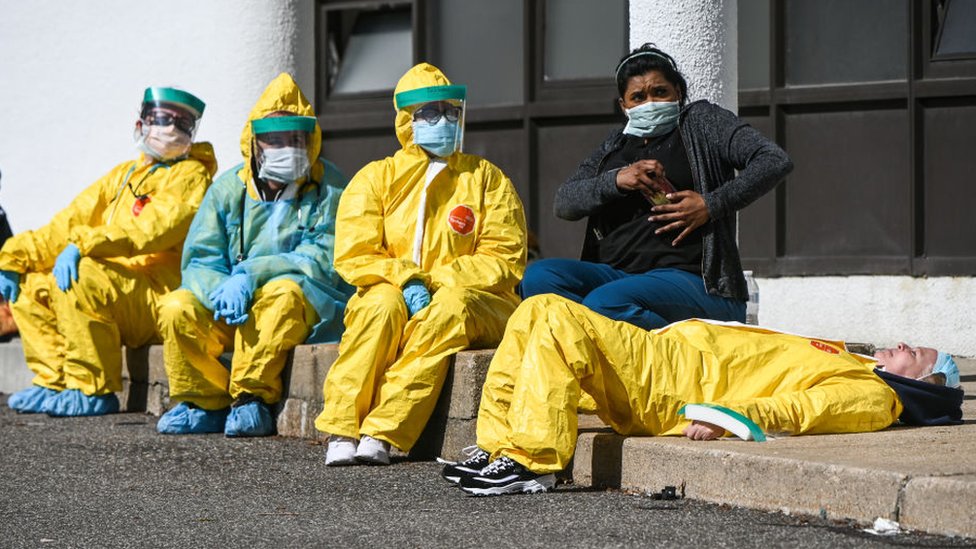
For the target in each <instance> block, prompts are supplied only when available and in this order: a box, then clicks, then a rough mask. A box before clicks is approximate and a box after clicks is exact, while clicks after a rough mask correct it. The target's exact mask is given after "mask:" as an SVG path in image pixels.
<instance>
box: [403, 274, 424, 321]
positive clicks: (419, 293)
mask: <svg viewBox="0 0 976 549" xmlns="http://www.w3.org/2000/svg"><path fill="white" fill-rule="evenodd" d="M403 301H404V302H406V304H407V311H408V312H409V313H410V316H413V315H415V314H417V313H419V312H420V311H421V310H423V308H424V307H426V306H428V305H430V292H428V291H427V287H426V286H424V283H423V282H422V281H420V280H417V279H414V280H410V281H408V282H407V283H406V284H404V285H403Z"/></svg>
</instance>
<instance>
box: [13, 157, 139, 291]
mask: <svg viewBox="0 0 976 549" xmlns="http://www.w3.org/2000/svg"><path fill="white" fill-rule="evenodd" d="M131 166H132V162H125V163H123V164H120V165H118V166H116V167H115V168H113V169H112V170H111V171H109V172H108V173H107V174H105V175H104V176H102V177H101V178H100V179H98V180H97V181H95V182H94V183H92V184H91V185H89V186H88V188H86V189H85V190H84V191H82V192H81V194H79V195H78V196H76V197H75V199H74V200H72V201H71V204H69V205H68V206H67V207H66V208H64V209H63V210H61V211H60V212H58V213H57V215H55V216H54V218H53V219H51V221H50V222H49V223H48V224H47V225H45V226H43V227H41V228H39V229H37V230H34V231H24V232H22V233H19V234H16V235H14V236H13V237H11V238H9V239H8V240H7V242H5V243H4V245H3V249H2V250H0V269H3V270H7V271H15V272H18V273H26V272H43V271H48V270H50V269H52V268H53V267H54V261H55V260H56V259H57V257H58V254H60V253H61V251H62V250H64V247H65V246H67V245H68V242H69V240H68V235H69V233H70V231H71V229H72V228H73V227H79V226H88V225H91V224H93V223H96V220H97V219H100V218H101V216H102V213H103V212H104V210H105V208H106V207H107V206H108V204H109V203H110V202H111V201H112V199H113V198H114V196H115V190H116V189H118V187H119V186H120V185H121V183H122V179H123V178H124V177H125V174H126V173H127V172H128V170H129V168H130V167H131Z"/></svg>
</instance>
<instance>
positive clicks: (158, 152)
mask: <svg viewBox="0 0 976 549" xmlns="http://www.w3.org/2000/svg"><path fill="white" fill-rule="evenodd" d="M136 147H138V148H139V150H141V151H142V152H144V153H146V154H147V155H149V156H151V157H153V158H155V159H156V160H174V159H176V158H179V157H181V156H184V155H186V153H187V152H188V151H189V150H190V136H189V135H187V134H185V133H183V132H181V131H180V130H178V129H176V126H150V125H147V124H143V125H142V132H141V133H140V135H139V136H138V137H137V138H136Z"/></svg>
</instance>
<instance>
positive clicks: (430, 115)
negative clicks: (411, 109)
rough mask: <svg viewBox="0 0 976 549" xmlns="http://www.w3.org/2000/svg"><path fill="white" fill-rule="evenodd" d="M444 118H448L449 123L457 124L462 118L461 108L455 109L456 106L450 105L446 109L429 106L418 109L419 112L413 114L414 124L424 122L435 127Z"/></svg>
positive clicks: (438, 106)
mask: <svg viewBox="0 0 976 549" xmlns="http://www.w3.org/2000/svg"><path fill="white" fill-rule="evenodd" d="M442 116H443V117H445V118H447V121H448V122H457V121H458V119H459V118H461V107H455V106H454V105H448V106H446V107H442V106H440V105H428V106H425V107H421V108H420V109H417V112H415V113H413V120H414V122H420V121H421V120H423V121H424V122H426V123H427V124H429V125H431V126H433V125H434V124H437V123H438V122H440V121H441V117H442Z"/></svg>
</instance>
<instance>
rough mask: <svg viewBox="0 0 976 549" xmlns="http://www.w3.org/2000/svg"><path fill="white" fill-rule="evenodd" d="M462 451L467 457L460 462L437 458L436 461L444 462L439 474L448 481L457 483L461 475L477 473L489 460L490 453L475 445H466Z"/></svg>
mask: <svg viewBox="0 0 976 549" xmlns="http://www.w3.org/2000/svg"><path fill="white" fill-rule="evenodd" d="M462 452H464V455H466V456H468V459H466V460H464V461H461V462H457V461H445V460H443V459H438V461H440V462H441V463H444V470H442V471H441V476H442V477H444V478H445V479H446V480H447V481H448V482H451V483H454V484H457V483H458V482H459V481H460V480H461V477H464V476H468V477H469V476H473V475H477V474H478V473H480V472H481V470H482V469H484V468H485V467H487V466H488V462H489V461H491V455H489V454H488V452H486V451H484V450H482V449H481V448H478V447H477V446H468V447H467V448H465V449H464V450H462Z"/></svg>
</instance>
